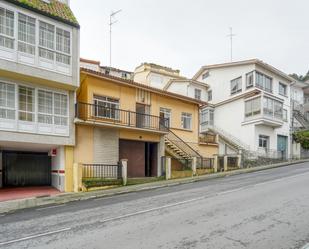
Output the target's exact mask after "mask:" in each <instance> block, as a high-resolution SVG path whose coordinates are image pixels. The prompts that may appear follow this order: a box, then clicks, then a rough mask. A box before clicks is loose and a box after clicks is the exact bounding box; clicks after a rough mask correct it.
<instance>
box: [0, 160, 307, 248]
mask: <svg viewBox="0 0 309 249" xmlns="http://www.w3.org/2000/svg"><path fill="white" fill-rule="evenodd" d="M307 243H309V164H308V163H303V164H297V165H293V166H288V167H282V168H277V169H271V170H266V171H260V172H256V173H250V174H242V175H236V176H230V177H225V178H220V179H213V180H208V181H201V182H195V183H189V184H183V185H178V186H173V187H166V188H160V189H153V190H148V191H142V192H138V193H129V194H123V195H118V196H113V197H106V198H97V199H90V200H86V201H78V202H71V203H68V204H65V205H58V206H47V207H42V208H36V209H28V210H22V211H17V212H15V213H11V214H7V215H5V216H1V217H0V248H6V249H11V248H15V249H22V248H44V249H45V248H47V249H51V248H59V249H65V248H78V249H92V248H98V249H101V248H108V249H110V248H112V249H113V248H121V249H123V248H132V249H139V248H147V249H151V248H164V249H165V248H203V249H205V248H210V249H212V248H215V249H217V248H226V249H231V248H240V249H241V248H254V249H259V248H261V249H271V248H274V249H280V248H282V249H285V248H295V249H296V248H297V249H299V248H303V247H304V246H305V245H306V244H307ZM308 248H309V247H308Z"/></svg>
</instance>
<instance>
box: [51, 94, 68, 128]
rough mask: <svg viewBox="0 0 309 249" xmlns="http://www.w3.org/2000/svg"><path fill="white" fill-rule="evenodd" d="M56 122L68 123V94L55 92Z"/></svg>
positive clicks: (59, 123) (56, 123) (63, 124)
mask: <svg viewBox="0 0 309 249" xmlns="http://www.w3.org/2000/svg"><path fill="white" fill-rule="evenodd" d="M54 124H55V125H61V126H67V125H68V96H67V95H65V94H61V93H54Z"/></svg>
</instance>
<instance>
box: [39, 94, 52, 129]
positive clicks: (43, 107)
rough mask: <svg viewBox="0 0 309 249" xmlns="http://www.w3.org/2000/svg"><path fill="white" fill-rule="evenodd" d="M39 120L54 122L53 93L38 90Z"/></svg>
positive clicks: (41, 121)
mask: <svg viewBox="0 0 309 249" xmlns="http://www.w3.org/2000/svg"><path fill="white" fill-rule="evenodd" d="M38 122H39V123H42V124H52V123H53V93H52V92H48V91H43V90H39V91H38Z"/></svg>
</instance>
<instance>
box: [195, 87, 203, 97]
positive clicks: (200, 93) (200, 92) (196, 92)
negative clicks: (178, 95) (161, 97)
mask: <svg viewBox="0 0 309 249" xmlns="http://www.w3.org/2000/svg"><path fill="white" fill-rule="evenodd" d="M201 97H202V90H201V89H197V88H195V89H194V98H195V99H198V100H201Z"/></svg>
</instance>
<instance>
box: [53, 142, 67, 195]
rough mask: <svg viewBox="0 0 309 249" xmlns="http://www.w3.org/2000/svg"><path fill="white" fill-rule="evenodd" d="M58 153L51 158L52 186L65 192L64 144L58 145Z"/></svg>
mask: <svg viewBox="0 0 309 249" xmlns="http://www.w3.org/2000/svg"><path fill="white" fill-rule="evenodd" d="M56 149H57V155H56V156H53V157H52V159H51V164H52V165H51V170H52V186H53V187H54V188H56V189H58V190H59V191H61V192H64V186H65V185H64V184H65V182H64V181H65V177H64V175H65V173H63V172H64V170H65V152H64V146H60V147H57V148H56Z"/></svg>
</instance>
